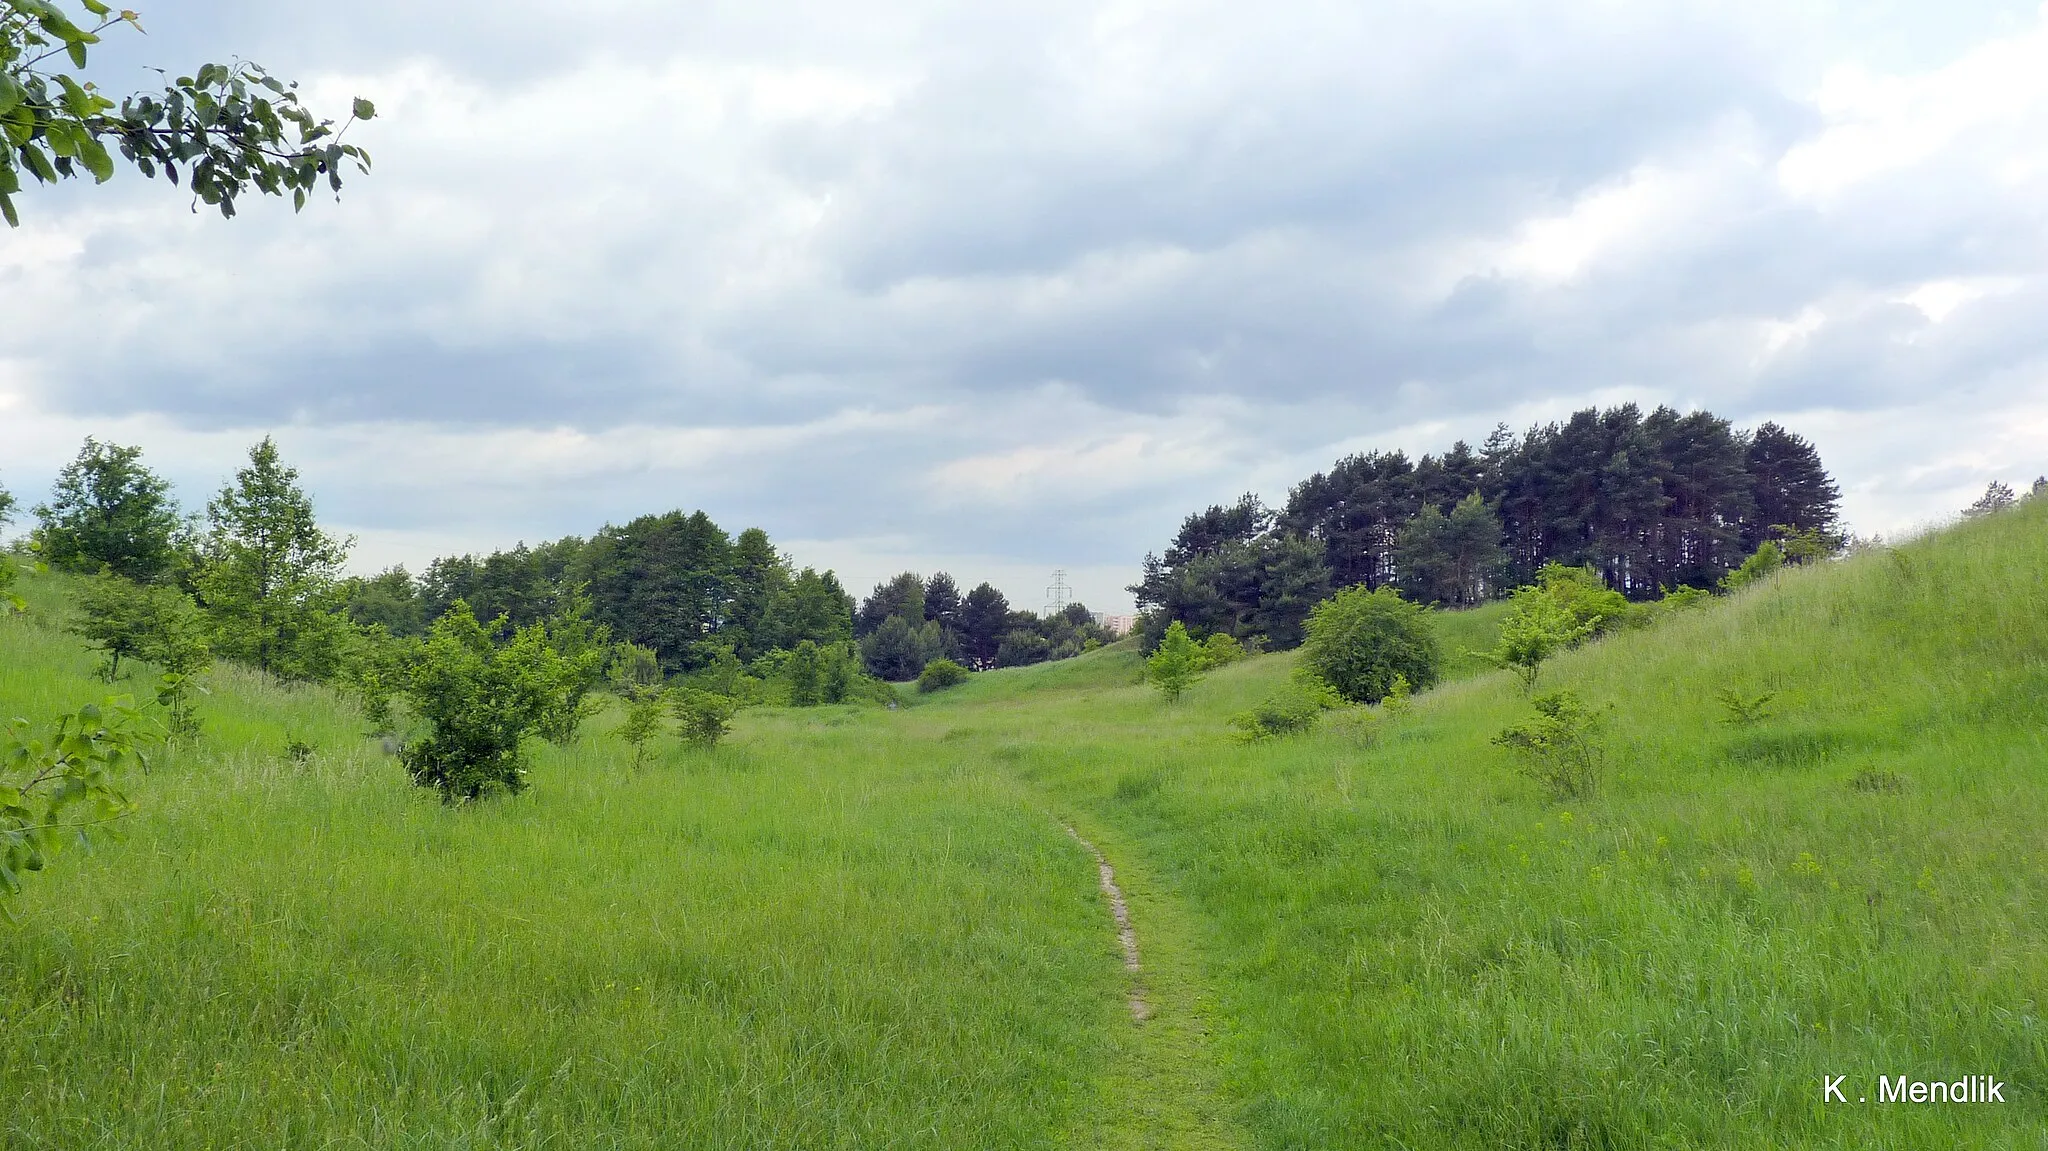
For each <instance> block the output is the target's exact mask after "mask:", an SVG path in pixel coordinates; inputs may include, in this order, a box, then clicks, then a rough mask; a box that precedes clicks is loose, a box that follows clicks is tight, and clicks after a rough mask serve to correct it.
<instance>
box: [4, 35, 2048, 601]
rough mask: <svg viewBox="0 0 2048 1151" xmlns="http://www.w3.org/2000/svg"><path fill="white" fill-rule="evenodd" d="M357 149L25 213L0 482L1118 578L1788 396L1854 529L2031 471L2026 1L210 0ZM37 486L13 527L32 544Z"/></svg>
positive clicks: (2042, 435)
mask: <svg viewBox="0 0 2048 1151" xmlns="http://www.w3.org/2000/svg"><path fill="white" fill-rule="evenodd" d="M142 16H143V23H144V27H145V28H146V29H147V30H148V34H147V35H146V36H138V35H132V34H130V35H126V36H120V35H115V34H111V33H110V35H109V40H108V43H107V44H106V45H104V46H103V47H102V48H101V49H100V50H98V51H97V52H96V54H95V56H94V57H93V60H92V66H91V69H90V72H89V74H90V75H92V76H93V77H94V78H95V79H96V80H97V81H98V83H99V84H100V86H101V87H102V88H103V89H106V90H109V91H115V92H120V91H127V90H136V89H141V88H145V87H147V86H148V85H149V84H150V82H151V80H152V79H153V78H154V73H152V72H150V71H149V70H148V69H149V68H151V67H162V68H167V69H170V70H171V71H172V72H173V73H174V74H175V73H177V72H180V71H182V72H190V71H192V70H194V69H196V68H197V66H198V64H200V63H201V62H205V61H209V60H220V61H225V60H230V59H234V58H244V59H252V60H257V61H260V62H261V63H263V64H264V65H265V66H267V67H269V68H270V69H271V70H272V71H273V72H275V73H277V74H279V75H282V76H286V77H290V78H296V79H298V80H299V81H301V83H302V91H304V92H305V93H306V96H307V99H308V101H309V103H311V105H312V106H313V107H314V108H315V110H316V111H320V112H322V113H323V114H330V115H337V116H339V115H345V114H346V109H347V107H348V104H349V99H350V98H351V97H353V96H358V95H360V96H364V97H368V98H370V99H372V100H374V101H375V102H376V105H377V108H378V112H379V115H378V117H377V118H376V119H375V120H373V121H371V122H368V123H366V124H362V125H358V126H357V127H355V128H352V129H351V130H350V133H349V137H348V138H349V140H350V141H351V142H354V143H358V144H361V145H363V146H365V147H367V148H368V149H369V150H370V151H371V153H372V155H373V156H374V157H375V161H376V167H375V171H374V172H373V173H372V174H371V175H369V176H367V177H357V178H355V179H354V180H352V181H351V182H350V183H349V184H348V185H347V187H346V189H345V191H344V193H343V195H342V196H341V198H340V200H339V202H334V201H333V200H331V199H328V198H316V199H315V200H314V201H313V202H312V203H311V204H309V205H308V206H307V208H306V210H305V211H304V212H303V213H300V214H298V215H296V216H295V215H294V214H293V213H292V211H291V209H290V206H289V204H288V203H282V202H278V201H263V200H258V199H257V198H254V197H252V198H251V199H249V200H247V201H245V202H244V205H243V208H242V212H241V214H240V215H239V216H238V218H236V219H235V220H232V221H228V220H223V219H221V218H220V217H219V216H218V215H217V214H213V213H211V212H208V211H201V212H197V213H195V212H193V211H192V210H191V205H190V201H189V197H188V196H187V195H186V194H184V193H182V192H181V191H179V190H178V189H175V188H171V187H169V186H167V185H165V184H164V183H162V182H161V181H149V180H144V179H142V178H141V177H139V176H138V175H136V174H135V173H133V172H132V171H126V172H123V173H122V174H120V175H119V176H117V177H116V178H115V180H114V181H113V182H111V183H109V184H106V185H103V186H97V187H95V186H91V185H89V184H82V183H73V184H67V185H64V186H61V187H57V188H49V189H43V188H32V189H29V190H28V191H26V192H25V193H24V194H23V195H22V196H21V197H19V201H20V204H21V210H22V216H23V222H22V227H20V228H19V229H16V230H12V231H4V232H0V485H5V486H6V487H7V488H9V489H10V490H12V491H13V492H14V493H15V494H16V495H17V496H18V497H20V498H21V499H22V501H23V502H24V503H25V504H32V503H34V502H35V501H37V500H38V499H41V498H42V497H43V496H44V494H45V493H46V492H47V489H48V485H49V483H50V481H51V479H52V478H53V477H54V475H55V473H56V471H57V469H58V468H59V467H61V466H62V465H63V464H64V463H65V462H66V461H67V460H68V459H70V458H71V457H72V456H73V455H74V454H76V452H77V450H78V446H79V444H80V442H81V441H82V440H83V438H84V437H85V436H87V435H94V436H97V437H99V438H100V439H102V440H107V439H111V440H114V441H116V442H120V443H127V444H136V445H140V446H141V447H142V448H143V450H144V454H145V459H146V460H147V461H148V462H150V463H151V464H152V465H153V466H155V467H156V468H157V469H158V470H160V471H162V472H163V473H164V474H166V475H167V476H169V477H171V478H172V479H173V480H174V481H175V482H176V483H177V485H178V489H179V493H180V496H181V498H182V499H183V500H184V502H185V504H186V506H188V507H198V506H201V505H203V503H204V501H205V499H206V497H207V495H209V494H210V493H211V492H212V491H213V490H215V489H217V488H218V487H219V486H220V485H221V483H222V482H223V481H224V480H225V479H226V478H227V477H228V476H229V475H230V474H231V472H232V471H233V469H234V468H235V467H236V466H237V464H238V463H239V462H240V461H241V460H242V459H243V458H244V456H245V453H246V451H247V449H248V447H249V445H250V444H251V443H253V442H254V441H256V440H257V439H259V438H261V437H262V436H265V435H272V436H275V437H276V439H277V441H278V443H279V445H280V447H281V449H282V450H283V452H284V454H285V457H286V459H287V461H288V462H290V463H293V464H295V465H296V466H297V467H298V468H299V469H300V471H301V473H302V475H303V478H304V482H305V484H306V486H307V488H308V489H309V490H310V491H311V492H312V493H313V495H314V497H315V499H316V502H317V505H318V507H319V510H320V513H321V515H322V518H323V519H324V520H326V521H327V522H328V523H329V524H330V526H332V527H333V528H334V529H336V530H338V531H341V532H346V533H351V534H353V535H354V536H355V537H356V546H355V551H354V558H353V561H352V566H354V567H355V568H356V569H358V570H364V571H370V570H376V569H378V568H381V567H383V566H385V565H387V564H391V563H400V562H402V563H405V564H407V565H408V566H410V567H411V568H412V569H413V570H415V571H418V570H420V569H421V568H423V567H424V566H425V564H426V563H427V561H429V560H430V559H431V558H433V557H434V556H437V555H443V554H450V553H458V552H465V551H481V550H490V549H493V548H499V547H508V546H510V545H512V544H514V543H515V542H518V541H521V540H525V541H528V542H538V541H540V540H543V539H551V538H555V537H558V536H561V535H564V534H570V533H574V534H579V535H584V534H588V533H590V532H591V531H593V530H594V529H596V528H597V527H598V526H599V525H601V524H603V523H606V522H624V521H625V520H627V519H630V518H632V517H633V516H636V515H639V514H642V513H646V512H658V511H665V510H667V509H669V508H683V509H696V508H702V509H703V510H705V511H706V512H707V513H709V514H710V515H711V517H712V518H713V519H715V520H716V521H718V522H719V523H720V524H721V525H723V526H724V527H726V528H727V529H728V530H730V531H733V532H737V531H738V530H739V529H741V528H743V527H748V526H760V527H763V528H765V529H767V531H768V532H769V534H770V536H771V537H772V538H773V539H774V540H775V541H776V542H777V544H778V545H779V546H781V547H782V548H784V549H785V550H787V551H789V552H790V553H792V555H793V556H794V558H795V559H796V561H797V562H798V563H799V564H800V565H814V566H818V567H831V568H834V569H836V570H837V571H838V572H839V573H840V575H841V577H842V578H843V579H844V580H845V582H846V583H847V586H848V587H849V588H850V589H853V590H855V591H857V592H862V591H865V590H866V589H867V588H868V587H870V586H871V585H873V584H874V583H876V582H878V581H880V580H882V579H885V578H886V577H888V576H889V575H891V574H893V573H894V572H896V571H899V570H904V569H910V570H916V571H919V572H924V573H929V572H931V571H934V570H939V569H944V570H947V571H950V572H952V573H953V574H954V575H955V576H956V577H957V578H959V579H960V580H962V581H963V584H972V583H974V582H978V581H980V580H983V579H988V580H991V581H993V582H994V583H996V585H997V586H998V587H1001V588H1002V589H1003V590H1004V591H1005V592H1007V593H1008V595H1009V596H1010V598H1011V600H1012V602H1013V603H1014V604H1016V605H1018V606H1026V607H1036V606H1039V605H1040V604H1041V603H1042V602H1043V600H1044V598H1045V587H1046V585H1047V584H1048V583H1049V582H1050V580H1051V573H1052V572H1053V570H1054V569H1061V570H1063V571H1064V572H1065V573H1066V578H1067V582H1068V583H1069V584H1070V585H1071V586H1072V587H1073V588H1074V590H1075V593H1076V594H1077V595H1078V597H1079V598H1080V599H1081V600H1083V601H1084V602H1086V603H1088V604H1089V605H1090V606H1091V607H1094V608H1096V609H1097V610H1109V611H1124V610H1129V608H1130V602H1131V601H1130V596H1129V593H1128V592H1127V591H1126V590H1125V585H1127V584H1129V583H1132V582H1134V581H1135V579H1136V578H1137V575H1138V565H1139V563H1140V561H1141V560H1142V557H1143V556H1144V554H1145V552H1146V551H1148V550H1159V549H1161V548H1163V546H1164V544H1165V542H1166V541H1167V540H1168V539H1169V538H1170V537H1171V536H1172V534H1173V532H1174V531H1175V529H1176V528H1177V526H1178V524H1179V522H1180V520H1181V519H1182V517H1184V516H1185V515H1186V514H1187V513H1189V512H1190V511H1194V510H1198V509H1199V508H1201V507H1204V506H1206V505H1208V504H1211V503H1217V502H1227V501H1229V500H1231V499H1233V498H1234V497H1235V496H1236V495H1237V494H1238V493H1240V492H1244V491H1253V492H1257V493H1259V494H1260V495H1261V496H1263V497H1264V498H1265V499H1266V500H1267V501H1268V502H1269V503H1281V502H1284V500H1285V498H1286V495H1287V490H1288V488H1289V486H1290V485H1291V484H1293V483H1295V482H1297V481H1299V480H1300V479H1302V478H1304V477H1306V476H1307V475H1309V474H1310V473H1312V472H1315V471H1318V470H1322V469H1325V468H1327V467H1328V466H1329V465H1330V464H1331V463H1332V462H1334V461H1335V460H1337V459H1338V458H1340V457H1341V456H1343V455H1346V454H1349V453H1351V452H1355V451H1362V450H1370V449H1375V448H1400V449H1403V450H1406V451H1409V452H1410V453H1421V452H1424V451H1441V450H1443V449H1444V448H1446V447H1448V446H1449V445H1450V444H1451V443H1452V442H1453V441H1454V440H1457V439H1461V438H1462V439H1466V440H1469V441H1471V442H1474V443H1477V442H1478V441H1480V440H1482V439H1484V438H1485V436H1486V434H1487V433H1488V431H1490V430H1491V429H1492V428H1493V427H1494V426H1495V425H1496V424H1498V423H1501V422H1505V423H1507V424H1508V425H1509V426H1510V427H1512V428H1515V429H1518V430H1519V429H1521V428H1524V427H1527V426H1529V425H1530V424H1532V423H1535V422H1540V421H1547V420H1551V419H1556V418H1559V417H1562V416H1564V415H1566V414H1568V413H1569V412H1571V411H1573V410H1575V409H1577V408H1581V407H1585V406H1587V405H1591V404H1600V405H1607V404H1613V403H1618V402H1623V401H1633V402H1636V403H1639V404H1642V405H1644V406H1646V407H1647V406H1650V405H1655V404H1670V405H1672V406H1674V407H1678V408H1681V409H1690V408H1695V407H1704V408H1708V409H1711V410H1713V411H1714V412H1716V413H1718V414H1720V415H1723V416H1726V417H1728V418H1731V419H1733V420H1734V421H1735V422H1736V423H1737V424H1738V425H1739V426H1744V427H1752V426H1754V425H1755V424H1757V423H1760V422H1762V421H1764V420H1777V421H1779V422H1780V423H1783V424H1785V425H1786V426H1788V427H1790V428H1791V429H1793V430H1794V431H1797V432H1799V433H1801V434H1803V435H1805V436H1807V437H1808V438H1809V439H1811V440H1813V441H1814V443H1815V444H1816V445H1817V446H1818V447H1819V449H1820V452H1821V455H1822V458H1823V459H1824V461H1825V462H1826V463H1827V465H1828V466H1829V467H1830V469H1831V470H1832V471H1833V472H1834V474H1835V476H1836V477H1837V479H1838V480H1839V481H1840V483H1841V485H1842V489H1843V510H1844V513H1845V517H1846V519H1847V521H1848V524H1849V526H1850V527H1851V528H1852V529H1853V530H1855V531H1857V532H1859V533H1863V534H1873V533H1883V534H1893V535H1896V534H1900V533H1904V532H1909V531H1912V530H1915V529H1916V528H1918V527H1921V526H1924V525H1927V524H1929V523H1932V522H1935V521H1938V520H1939V519H1941V518H1942V517H1944V516H1947V515H1950V514H1953V513H1954V512H1955V511H1956V510H1957V509H1959V508H1961V507H1962V506H1964V505H1965V504H1967V503H1969V502H1970V500H1971V499H1973V498H1974V497H1975V496H1976V495H1978V494H1980V493H1981V492H1982V491H1983V489H1984V486H1985V484H1986V483H1987V482H1989V481H1990V480H1993V479H2002V480H2005V481H2007V482H2010V483H2013V484H2015V485H2016V486H2020V485H2024V484H2025V483H2027V482H2029V481H2031V479H2032V478H2033V477H2034V476H2036V475H2038V474H2041V473H2044V472H2048V323H2043V322H2041V320H2040V317H2041V316H2042V315H2043V314H2044V305H2048V8H2040V7H2035V6H2031V5H2017V4H1995V3H1973V2H1968V0H1953V2H1949V3H1944V4H1940V5H1935V4H1926V3H1885V2H1857V3H1841V4H1802V3H1798V2H1791V0H1772V2H1769V3H1745V2H1741V0H1737V2H1733V3H1728V2H1716V3H1697V4H1662V5H1658V4H1638V3H1618V2H1600V3H1584V4H1575V3H1559V4H1536V5H1532V4H1528V3H1522V2H1516V3H1497V4H1495V3H1440V2H1431V3H1388V4H1369V3H1358V2H1356V0H1345V2H1341V3H1317V2H1294V0H1267V2H1265V3H1261V4H1257V5H1247V4H1243V3H1237V2H1222V0H1216V2H1207V0H1191V2H1186V3H1096V4H1081V3H1070V2H1067V0H1034V2H1033V3H1029V4H1014V5H1008V4H1000V3H989V2H985V0H984V2H975V3H951V2H945V0H905V2H901V3H867V2H860V0H820V2H813V0H746V2H745V3H730V4H728V3H720V2H700V3H692V4H685V5H679V4H674V3H658V2H651V0H650V2H639V0H587V2H585V3H581V4H577V5H562V4H560V3H539V2H536V0H493V2H492V3H488V4H485V3H475V2H471V0H446V2H443V3H438V4H433V5H420V4H416V3H410V2H408V3H400V2H398V0H353V2H352V3H350V4H348V5H337V4H332V3H297V2H286V0H215V2H208V0H181V2H180V3H177V4H164V5H162V6H160V7H145V8H144V9H143V13H142ZM21 526H22V525H20V524H16V525H15V528H16V530H17V531H18V530H20V528H21Z"/></svg>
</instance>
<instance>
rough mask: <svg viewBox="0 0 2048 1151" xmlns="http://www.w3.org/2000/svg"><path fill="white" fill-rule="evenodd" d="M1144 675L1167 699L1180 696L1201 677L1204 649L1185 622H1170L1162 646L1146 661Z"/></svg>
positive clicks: (1160, 644)
mask: <svg viewBox="0 0 2048 1151" xmlns="http://www.w3.org/2000/svg"><path fill="white" fill-rule="evenodd" d="M1145 678H1146V679H1148V680H1150V681H1151V682H1152V685H1153V686H1154V687H1157V688H1158V689H1159V693H1160V694H1161V695H1164V696H1165V697H1166V702H1168V703H1172V702H1174V701H1175V700H1178V699H1179V698H1180V697H1181V695H1182V693H1184V692H1186V691H1187V689H1188V688H1190V687H1193V686H1194V685H1195V681H1197V680H1199V679H1201V678H1202V649H1201V647H1200V645H1198V644H1196V643H1195V641H1194V640H1193V639H1191V638H1190V637H1189V636H1188V629H1187V625H1186V624H1183V623H1182V622H1180V621H1179V620H1174V621H1173V623H1172V624H1170V625H1168V626H1167V629H1166V636H1165V638H1163V639H1161V640H1160V641H1159V650H1158V651H1155V652H1153V653H1152V655H1151V658H1149V659H1147V660H1146V661H1145Z"/></svg>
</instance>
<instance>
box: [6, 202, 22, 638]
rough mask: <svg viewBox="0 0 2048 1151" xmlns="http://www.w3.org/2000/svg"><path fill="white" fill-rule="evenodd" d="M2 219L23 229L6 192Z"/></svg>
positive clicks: (8, 224) (9, 225)
mask: <svg viewBox="0 0 2048 1151" xmlns="http://www.w3.org/2000/svg"><path fill="white" fill-rule="evenodd" d="M0 217H4V218H5V219H6V220H7V226H8V227H10V228H19V227H21V217H20V216H18V215H16V214H15V212H14V199H13V197H11V196H9V195H8V194H7V193H5V192H0ZM10 598H13V597H10ZM15 602H16V603H19V602H20V601H19V600H16V601H15ZM24 606H25V605H24ZM17 610H21V609H17Z"/></svg>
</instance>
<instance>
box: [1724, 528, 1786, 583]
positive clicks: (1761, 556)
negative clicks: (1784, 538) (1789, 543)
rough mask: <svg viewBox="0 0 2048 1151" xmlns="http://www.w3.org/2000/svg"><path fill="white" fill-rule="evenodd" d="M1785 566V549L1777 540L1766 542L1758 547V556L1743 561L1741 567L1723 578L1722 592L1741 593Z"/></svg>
mask: <svg viewBox="0 0 2048 1151" xmlns="http://www.w3.org/2000/svg"><path fill="white" fill-rule="evenodd" d="M1784 566H1785V549H1784V548H1781V547H1779V546H1778V541H1776V540H1765V541H1764V542H1763V543H1761V544H1759V545H1757V549H1756V554H1754V555H1752V556H1750V557H1749V558H1748V559H1746V560H1743V561H1742V566H1741V567H1739V568H1736V569H1735V570H1734V571H1732V572H1729V573H1728V574H1727V575H1724V576H1722V577H1721V590H1722V591H1739V590H1740V589H1742V588H1746V587H1748V586H1749V585H1750V584H1753V583H1755V582H1757V581H1758V580H1760V579H1763V578H1764V577H1765V576H1768V575H1770V574H1771V573H1773V572H1775V571H1777V570H1778V569H1779V568H1781V567H1784Z"/></svg>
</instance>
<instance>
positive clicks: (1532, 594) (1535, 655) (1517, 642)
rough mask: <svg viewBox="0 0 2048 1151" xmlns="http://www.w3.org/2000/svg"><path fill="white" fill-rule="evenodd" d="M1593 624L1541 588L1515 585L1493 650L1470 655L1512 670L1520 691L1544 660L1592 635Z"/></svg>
mask: <svg viewBox="0 0 2048 1151" xmlns="http://www.w3.org/2000/svg"><path fill="white" fill-rule="evenodd" d="M1597 626H1598V620H1597V618H1596V619H1595V620H1594V621H1592V622H1582V621H1580V620H1579V619H1577V618H1576V617H1574V616H1573V614H1572V613H1571V612H1570V611H1569V610H1567V609H1566V608H1565V606H1564V605H1563V604H1562V603H1560V602H1559V601H1558V598H1557V597H1556V596H1553V595H1551V594H1550V592H1549V591H1547V590H1546V589H1544V588H1541V587H1524V588H1516V589H1515V592H1514V595H1513V596H1512V597H1511V605H1510V606H1509V608H1508V614H1507V616H1506V618H1504V619H1502V620H1501V622H1500V638H1499V640H1498V641H1496V642H1495V644H1494V647H1493V650H1492V651H1482V652H1475V653H1473V654H1475V655H1478V656H1479V657H1480V658H1482V659H1484V660H1486V661H1487V662H1488V663H1491V664H1493V665H1494V666H1496V667H1503V668H1507V669H1508V670H1510V671H1512V672H1514V673H1515V675H1516V676H1518V677H1520V679H1521V681H1522V690H1523V691H1529V690H1531V689H1532V688H1534V687H1535V685H1536V673H1537V672H1539V671H1541V670H1542V668H1543V662H1544V661H1545V660H1547V659H1549V658H1550V657H1551V656H1553V655H1556V654H1557V653H1558V652H1560V651H1563V650H1564V649H1566V648H1568V647H1570V646H1572V645H1573V644H1575V643H1577V642H1579V641H1580V640H1582V639H1585V638H1586V637H1587V636H1589V635H1592V634H1593V629H1594V628H1595V627H1597Z"/></svg>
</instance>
